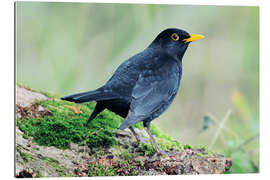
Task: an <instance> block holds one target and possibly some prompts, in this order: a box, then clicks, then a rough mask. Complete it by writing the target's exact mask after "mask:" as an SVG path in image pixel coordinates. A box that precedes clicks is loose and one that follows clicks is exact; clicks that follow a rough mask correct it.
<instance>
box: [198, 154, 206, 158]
mask: <svg viewBox="0 0 270 180" xmlns="http://www.w3.org/2000/svg"><path fill="white" fill-rule="evenodd" d="M197 156H200V157H202V158H205V157H206V155H204V154H202V153H197Z"/></svg>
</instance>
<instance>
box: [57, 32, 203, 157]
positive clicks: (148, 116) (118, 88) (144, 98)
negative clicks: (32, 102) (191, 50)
mask: <svg viewBox="0 0 270 180" xmlns="http://www.w3.org/2000/svg"><path fill="white" fill-rule="evenodd" d="M201 38H203V36H202V35H197V34H189V33H187V32H186V31H183V30H180V29H175V28H171V29H166V30H164V31H162V32H161V33H160V34H159V35H158V36H157V37H156V38H155V39H154V41H153V42H152V43H151V44H150V45H149V46H148V47H147V48H146V49H145V50H144V51H142V52H140V53H138V54H136V55H134V56H132V57H131V58H129V59H128V60H126V61H124V62H123V63H122V64H121V65H120V66H119V67H118V68H117V70H116V71H115V73H114V74H113V76H112V77H111V78H110V79H109V81H108V82H107V83H106V84H105V85H104V86H102V87H100V88H98V89H96V90H94V91H88V92H83V93H78V94H73V95H69V96H65V97H62V98H61V99H62V100H66V101H72V102H75V103H83V102H89V101H96V102H97V103H96V107H95V109H94V111H93V113H92V114H91V116H90V117H89V120H88V121H87V123H86V125H87V124H88V123H89V122H90V121H91V120H93V119H94V118H95V117H96V115H97V114H99V113H100V112H102V111H103V110H104V109H109V110H110V111H112V112H114V113H116V114H118V115H120V116H121V117H123V118H125V119H124V121H123V122H122V124H121V125H120V129H122V130H123V129H126V128H130V130H131V131H132V133H133V134H134V135H135V137H136V139H137V140H138V141H140V138H139V137H138V135H137V134H136V133H135V131H134V129H133V128H132V125H134V124H136V123H138V122H140V121H143V125H144V127H146V131H147V133H148V134H149V136H150V138H151V140H152V142H153V144H154V145H155V148H156V151H157V153H162V154H166V152H164V151H162V150H161V149H160V147H159V146H158V144H157V143H156V141H155V139H154V137H153V135H152V134H151V132H150V129H149V128H150V122H151V121H152V120H153V119H155V118H157V117H158V116H160V115H161V114H162V113H163V112H164V111H165V110H166V109H167V108H168V107H169V105H170V104H171V103H172V101H173V99H174V98H175V96H176V94H177V92H178V89H179V87H180V80H181V77H182V58H183V56H184V53H185V51H186V49H187V47H188V45H189V43H190V42H192V41H195V40H199V39H201Z"/></svg>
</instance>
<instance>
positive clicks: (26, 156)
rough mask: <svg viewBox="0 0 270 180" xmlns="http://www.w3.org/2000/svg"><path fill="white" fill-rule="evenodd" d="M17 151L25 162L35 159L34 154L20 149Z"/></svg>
mask: <svg viewBox="0 0 270 180" xmlns="http://www.w3.org/2000/svg"><path fill="white" fill-rule="evenodd" d="M17 151H18V152H19V154H20V156H21V158H22V159H23V161H24V162H25V163H27V162H28V161H29V160H30V159H34V158H33V156H32V155H31V154H29V153H25V152H22V151H20V150H18V149H17Z"/></svg>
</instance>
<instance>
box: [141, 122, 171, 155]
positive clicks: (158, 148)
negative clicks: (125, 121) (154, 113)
mask: <svg viewBox="0 0 270 180" xmlns="http://www.w3.org/2000/svg"><path fill="white" fill-rule="evenodd" d="M143 125H144V127H145V130H146V132H147V133H148V135H149V136H150V138H151V140H152V142H153V144H154V146H155V149H156V152H157V154H165V155H170V153H168V152H165V151H163V150H162V149H161V148H160V147H159V146H158V143H157V142H156V140H155V139H154V137H153V135H152V133H151V131H150V122H143Z"/></svg>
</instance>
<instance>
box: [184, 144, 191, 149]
mask: <svg viewBox="0 0 270 180" xmlns="http://www.w3.org/2000/svg"><path fill="white" fill-rule="evenodd" d="M184 149H192V146H191V145H189V144H185V145H184Z"/></svg>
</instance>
